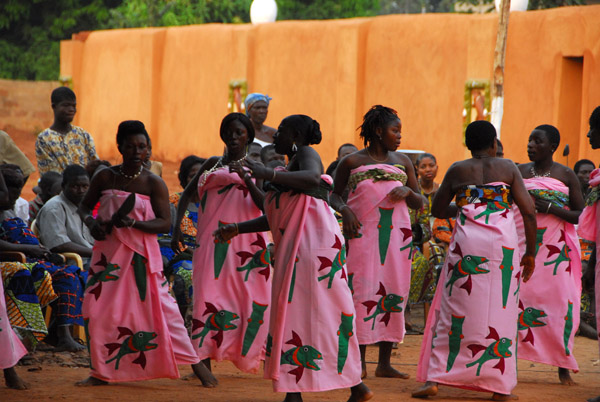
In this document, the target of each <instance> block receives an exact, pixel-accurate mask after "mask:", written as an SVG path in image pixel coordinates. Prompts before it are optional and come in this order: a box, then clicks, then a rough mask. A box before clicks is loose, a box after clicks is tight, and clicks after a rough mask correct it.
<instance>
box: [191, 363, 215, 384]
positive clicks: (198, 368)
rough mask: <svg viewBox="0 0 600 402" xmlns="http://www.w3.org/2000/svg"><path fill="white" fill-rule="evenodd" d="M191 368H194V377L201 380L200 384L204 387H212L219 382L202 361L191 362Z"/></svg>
mask: <svg viewBox="0 0 600 402" xmlns="http://www.w3.org/2000/svg"><path fill="white" fill-rule="evenodd" d="M192 370H194V374H195V375H196V377H198V378H199V379H200V381H202V386H204V387H205V388H214V387H216V386H217V385H218V384H219V381H218V380H217V379H216V378H215V376H214V375H213V373H211V371H210V370H209V369H208V367H206V365H204V363H202V362H199V363H196V364H192Z"/></svg>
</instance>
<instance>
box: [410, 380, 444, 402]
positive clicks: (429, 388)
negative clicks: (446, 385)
mask: <svg viewBox="0 0 600 402" xmlns="http://www.w3.org/2000/svg"><path fill="white" fill-rule="evenodd" d="M437 393H438V385H437V382H431V381H427V382H426V383H425V385H423V386H422V387H421V388H419V389H417V390H416V391H415V392H413V393H412V395H411V396H412V397H413V398H427V397H428V396H435V395H437Z"/></svg>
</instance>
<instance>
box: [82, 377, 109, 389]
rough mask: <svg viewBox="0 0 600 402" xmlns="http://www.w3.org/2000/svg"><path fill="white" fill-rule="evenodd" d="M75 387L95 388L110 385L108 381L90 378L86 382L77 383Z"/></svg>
mask: <svg viewBox="0 0 600 402" xmlns="http://www.w3.org/2000/svg"><path fill="white" fill-rule="evenodd" d="M75 385H77V386H78V387H93V386H96V385H108V383H107V382H106V381H104V380H101V379H99V378H96V377H92V376H89V377H88V378H86V379H85V380H82V381H77V382H76V383H75Z"/></svg>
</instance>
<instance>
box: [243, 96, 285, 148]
mask: <svg viewBox="0 0 600 402" xmlns="http://www.w3.org/2000/svg"><path fill="white" fill-rule="evenodd" d="M271 99H273V98H271V97H270V96H269V95H263V94H259V93H252V94H249V95H248V96H246V100H245V101H244V106H245V108H246V115H247V116H248V117H249V118H250V121H251V122H252V126H253V127H254V133H255V137H254V142H256V143H257V144H260V145H261V146H263V147H264V146H265V145H269V144H272V143H273V134H275V131H277V130H275V129H274V128H273V127H269V126H266V125H265V124H264V122H265V120H267V114H268V113H269V102H270V101H271Z"/></svg>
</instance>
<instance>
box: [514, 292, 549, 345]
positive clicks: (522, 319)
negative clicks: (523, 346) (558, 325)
mask: <svg viewBox="0 0 600 402" xmlns="http://www.w3.org/2000/svg"><path fill="white" fill-rule="evenodd" d="M519 308H520V309H521V312H520V313H519V321H518V322H517V324H518V329H519V331H524V330H527V335H526V336H525V338H523V342H529V343H531V346H533V345H534V343H535V338H534V337H533V331H532V330H531V329H532V328H537V327H543V326H544V325H546V323H545V322H543V321H540V318H543V317H547V315H546V313H545V312H544V311H542V310H538V309H536V308H533V307H527V308H525V307H524V306H523V302H522V301H521V300H519Z"/></svg>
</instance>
